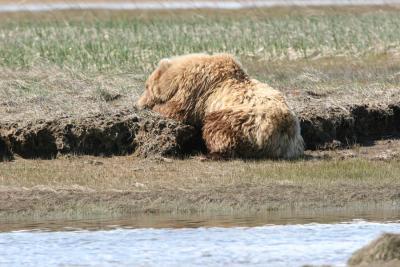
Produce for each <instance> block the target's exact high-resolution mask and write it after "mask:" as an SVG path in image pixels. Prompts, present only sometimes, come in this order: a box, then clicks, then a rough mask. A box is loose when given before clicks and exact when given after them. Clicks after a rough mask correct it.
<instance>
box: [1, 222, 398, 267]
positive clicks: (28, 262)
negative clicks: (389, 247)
mask: <svg viewBox="0 0 400 267" xmlns="http://www.w3.org/2000/svg"><path fill="white" fill-rule="evenodd" d="M382 232H396V233H400V221H391V222H384V223H382V222H368V221H363V220H353V221H350V222H345V223H336V224H317V223H311V224H303V225H301V224H294V225H265V226H258V227H230V228H225V227H200V228H179V229H176V228H175V229H173V228H161V229H155V228H139V229H124V228H120V229H114V230H99V231H88V230H76V231H56V232H46V231H14V232H8V233H0V251H1V253H0V266H40V265H46V266H71V265H73V266H302V265H304V264H332V265H335V266H344V264H345V262H346V260H347V259H348V258H349V256H350V255H351V254H352V252H354V251H355V250H356V249H358V248H360V247H362V246H363V245H365V244H367V243H368V242H370V241H371V240H372V239H374V238H376V237H377V236H379V235H380V234H381V233H382Z"/></svg>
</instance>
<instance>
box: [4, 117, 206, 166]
mask: <svg viewBox="0 0 400 267" xmlns="http://www.w3.org/2000/svg"><path fill="white" fill-rule="evenodd" d="M195 133H196V131H195V130H194V128H193V127H191V126H188V125H184V124H181V123H179V122H176V121H173V120H169V119H165V118H161V117H159V116H157V115H155V114H154V113H152V112H149V111H138V110H132V111H126V110H123V111H118V112H115V113H104V114H98V115H93V116H89V117H86V118H69V117H64V118H59V119H53V120H37V121H31V122H14V123H4V124H1V125H0V158H2V159H7V158H8V159H9V158H10V156H11V153H10V152H11V151H12V152H13V153H14V154H17V155H19V156H21V157H23V158H45V159H51V158H54V157H56V156H57V155H58V154H86V155H96V156H110V155H126V154H132V153H134V154H135V155H137V156H141V157H147V156H149V155H160V156H166V157H177V156H181V155H184V154H185V153H187V152H188V151H191V150H192V149H193V147H194V144H192V143H191V142H192V141H193V140H196V139H198V138H196V137H195Z"/></svg>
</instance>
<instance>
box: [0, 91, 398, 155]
mask: <svg viewBox="0 0 400 267" xmlns="http://www.w3.org/2000/svg"><path fill="white" fill-rule="evenodd" d="M398 95H399V94H398ZM398 95H393V96H394V97H393V98H391V99H390V101H387V103H385V102H384V101H381V103H379V104H376V103H368V102H367V103H362V102H361V103H357V104H348V103H344V104H343V103H340V102H337V103H330V102H329V101H326V100H325V101H326V102H322V101H320V99H318V98H314V99H313V98H311V97H308V98H304V97H303V98H301V101H298V102H299V103H301V104H299V103H294V105H293V106H295V107H296V112H297V114H298V115H299V119H300V122H301V130H302V136H303V138H304V141H305V144H306V148H307V149H309V150H324V149H332V148H346V147H351V146H353V145H367V146H370V145H371V144H373V142H374V141H376V140H380V139H387V138H396V137H398V136H399V132H400V101H397V99H396V97H397V98H398ZM292 104H293V103H292ZM199 151H204V148H203V146H202V141H201V137H200V133H199V132H198V131H197V130H196V129H194V128H193V127H191V126H189V125H184V124H182V123H179V122H176V121H173V120H169V119H166V118H162V117H160V116H158V115H157V114H155V113H153V112H150V111H139V110H137V109H136V108H131V109H130V110H128V109H123V110H115V111H113V112H106V113H101V114H94V115H89V116H87V117H75V118H74V117H68V116H65V117H61V118H52V119H48V120H46V119H36V120H32V121H31V120H24V121H15V122H10V121H8V122H3V123H2V122H1V121H0V160H7V159H12V158H13V154H15V155H18V156H20V157H23V158H45V159H51V158H55V157H56V156H57V155H63V154H80V155H96V156H111V155H130V154H134V155H136V156H139V157H147V156H151V155H156V156H163V157H164V156H166V157H183V156H185V155H191V154H192V155H193V154H195V153H198V152H199Z"/></svg>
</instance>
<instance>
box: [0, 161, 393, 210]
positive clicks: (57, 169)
mask: <svg viewBox="0 0 400 267" xmlns="http://www.w3.org/2000/svg"><path fill="white" fill-rule="evenodd" d="M399 176H400V162H399V161H396V160H394V161H393V160H392V161H388V162H375V161H367V160H361V159H352V160H330V161H326V160H306V161H303V160H302V161H295V162H285V161H282V162H280V161H256V162H254V161H241V160H235V161H227V162H203V161H200V160H198V159H192V160H163V159H158V160H156V159H153V160H150V159H148V160H140V159H137V158H134V157H112V158H94V157H71V158H60V159H56V160H51V161H48V160H22V159H18V160H16V161H15V162H11V163H5V164H0V191H1V194H0V207H1V208H0V214H2V215H3V216H18V215H19V216H21V215H26V216H44V215H46V216H50V217H51V216H55V214H57V215H58V216H59V215H60V214H61V215H64V216H65V215H66V214H67V215H71V214H72V215H75V216H76V215H79V216H85V215H93V214H94V215H126V214H132V213H148V212H151V213H160V212H161V213H163V212H174V213H188V212H197V213H213V212H214V213H228V214H231V213H240V212H244V213H245V212H249V213H255V212H266V211H268V210H275V209H287V208H294V209H299V208H311V207H313V208H322V207H347V206H351V205H352V204H354V203H363V205H370V204H371V203H393V205H396V203H398V202H399V200H400V198H399V195H398V192H399V190H400V181H399V179H398V177H399Z"/></svg>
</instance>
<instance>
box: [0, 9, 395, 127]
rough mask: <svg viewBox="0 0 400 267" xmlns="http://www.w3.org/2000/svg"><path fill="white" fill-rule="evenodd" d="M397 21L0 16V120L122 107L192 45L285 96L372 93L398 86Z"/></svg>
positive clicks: (294, 14) (383, 14) (208, 14)
mask: <svg viewBox="0 0 400 267" xmlns="http://www.w3.org/2000/svg"><path fill="white" fill-rule="evenodd" d="M399 26H400V10H397V9H390V8H388V7H358V8H350V7H345V8H296V9H293V8H280V9H279V8H278V9H257V10H240V11H210V10H208V11H205V10H200V11H146V12H138V11H135V12H107V11H103V12H102V11H95V12H84V11H80V12H79V11H71V12H51V13H39V14H35V13H34V14H27V13H21V14H19V13H15V14H1V15H0V114H1V115H2V116H1V117H0V120H2V119H3V120H11V121H13V120H16V119H22V120H26V119H30V120H31V119H32V118H48V117H57V116H64V115H72V116H75V115H77V116H80V115H82V116H83V115H85V114H87V113H88V112H103V111H105V110H108V109H112V110H115V109H116V108H131V107H132V105H133V103H134V102H135V99H136V98H137V97H138V96H139V95H140V94H141V93H142V90H143V88H144V81H145V80H146V77H147V75H148V74H149V73H150V72H151V71H152V70H153V69H154V67H155V65H156V64H157V62H158V61H159V60H160V59H161V58H163V57H169V56H174V55H180V54H185V53H193V52H208V53H216V52H228V53H233V54H235V55H236V56H237V57H238V58H239V59H240V61H241V62H242V63H243V66H244V68H245V69H247V71H248V73H249V74H250V75H251V76H252V77H254V78H257V79H260V80H261V81H264V82H267V83H269V84H270V85H271V86H272V87H274V88H277V89H279V90H282V91H283V92H284V93H286V94H287V96H288V97H289V99H290V98H296V99H301V97H300V96H301V95H302V94H304V93H305V94H306V95H307V94H308V92H311V94H312V95H319V96H321V97H332V99H334V100H335V102H336V101H339V102H340V101H341V100H343V99H345V98H344V97H343V95H346V96H347V95H349V94H352V95H356V97H353V98H350V99H355V100H357V99H364V98H365V96H372V98H373V99H374V98H376V97H375V95H379V92H386V94H387V95H390V94H391V93H390V92H391V91H397V88H399V87H400V48H399V47H400V27H399ZM359 93H361V95H360V94H359ZM72 96H74V97H72ZM382 97H383V96H382Z"/></svg>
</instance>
